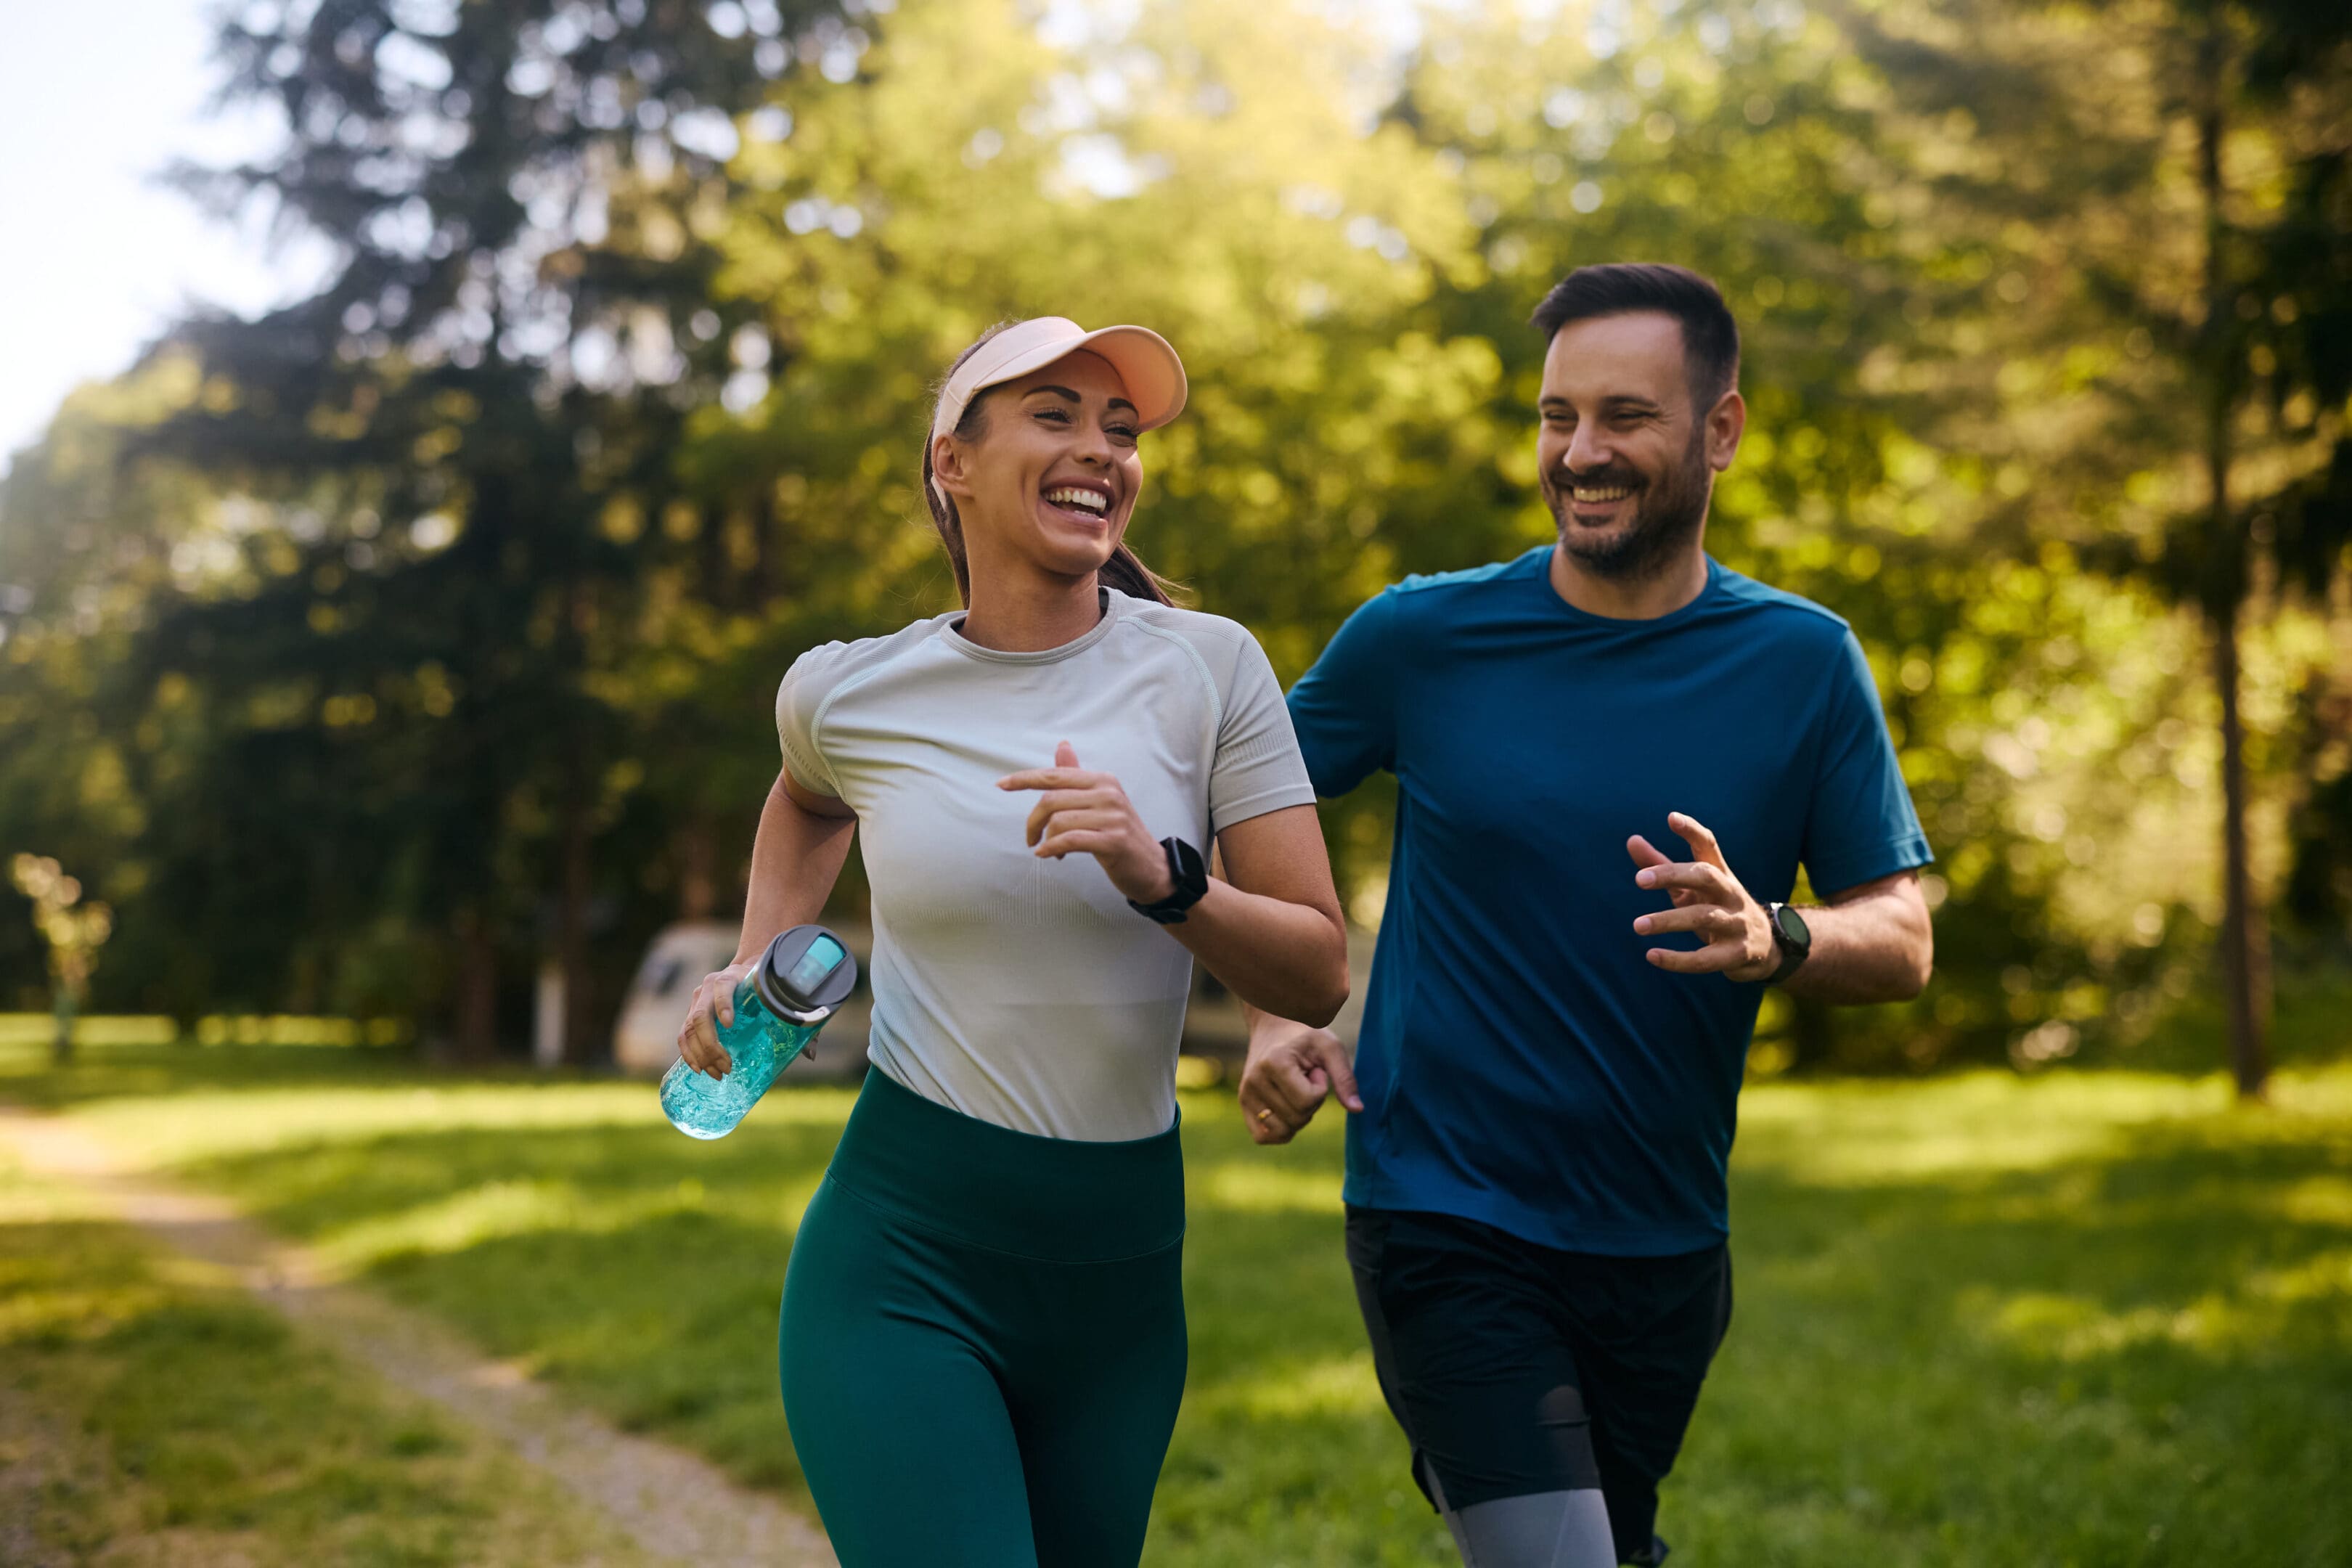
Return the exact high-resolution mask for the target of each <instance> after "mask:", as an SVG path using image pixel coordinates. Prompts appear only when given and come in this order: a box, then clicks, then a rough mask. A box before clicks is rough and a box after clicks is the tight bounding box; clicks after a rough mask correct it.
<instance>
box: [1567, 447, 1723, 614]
mask: <svg viewBox="0 0 2352 1568" xmlns="http://www.w3.org/2000/svg"><path fill="white" fill-rule="evenodd" d="M1564 477H1566V476H1565V475H1564V472H1563V470H1561V469H1559V468H1551V469H1548V470H1547V471H1545V472H1544V473H1543V474H1542V475H1540V476H1539V482H1540V484H1541V486H1542V489H1543V498H1544V504H1545V505H1546V506H1549V508H1551V515H1552V520H1553V521H1556V522H1558V523H1559V543H1560V548H1561V549H1563V550H1565V551H1567V552H1569V553H1570V555H1573V556H1575V557H1576V561H1577V564H1578V565H1580V566H1582V567H1583V568H1584V569H1585V570H1586V571H1588V572H1590V573H1591V574H1593V575H1594V576H1596V577H1608V578H1612V579H1613V580H1615V581H1618V582H1621V583H1633V582H1641V581H1643V580H1644V579H1646V578H1650V577H1654V576H1656V575H1657V574H1659V573H1661V572H1663V571H1664V569H1665V568H1666V566H1667V565H1668V563H1671V562H1672V561H1673V560H1674V559H1675V557H1676V556H1678V555H1680V554H1681V553H1682V552H1684V551H1685V550H1686V549H1688V548H1689V546H1690V542H1691V541H1692V540H1694V539H1696V537H1697V536H1698V531H1699V529H1700V527H1701V526H1702V525H1704V524H1705V523H1706V501H1707V490H1708V484H1707V479H1708V475H1707V468H1706V429H1705V427H1704V426H1702V427H1701V428H1699V429H1698V430H1696V431H1694V432H1693V433H1692V435H1691V442H1690V447H1689V448H1688V449H1687V450H1686V451H1685V452H1684V454H1683V460H1682V461H1681V462H1680V463H1677V464H1675V466H1674V467H1673V468H1668V469H1667V470H1666V471H1665V473H1664V474H1662V475H1661V476H1659V479H1658V482H1657V483H1656V484H1655V485H1654V486H1651V485H1645V484H1643V481H1642V479H1641V477H1640V476H1639V475H1637V474H1635V473H1634V472H1633V470H1632V469H1630V468H1622V467H1620V466H1618V465H1615V464H1612V465H1611V466H1610V467H1608V468H1600V469H1596V470H1594V471H1593V472H1591V473H1589V474H1578V475H1576V476H1574V478H1573V479H1572V480H1571V481H1570V482H1572V483H1575V484H1581V485H1586V486H1609V485H1632V486H1634V487H1635V489H1634V494H1633V521H1632V522H1630V523H1628V524H1626V525H1625V527H1624V528H1623V529H1622V530H1621V531H1616V532H1612V533H1609V534H1606V535H1602V536H1601V537H1597V538H1596V537H1594V531H1593V530H1591V529H1589V528H1587V527H1585V526H1584V524H1582V523H1580V522H1579V521H1576V519H1575V517H1574V516H1573V515H1572V514H1571V512H1570V495H1569V493H1568V491H1567V490H1566V489H1563V488H1562V486H1561V479H1563V478H1564Z"/></svg>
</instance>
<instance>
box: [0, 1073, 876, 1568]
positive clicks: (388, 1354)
mask: <svg viewBox="0 0 2352 1568" xmlns="http://www.w3.org/2000/svg"><path fill="white" fill-rule="evenodd" d="M0 1140H5V1142H7V1143H8V1144H10V1145H11V1146H13V1147H14V1148H15V1149H16V1152H17V1155H18V1157H19V1158H21V1159H22V1160H23V1161H24V1162H25V1163H26V1166H27V1167H28V1168H29V1169H31V1170H32V1171H34V1172H36V1173H39V1174H42V1175H46V1176H49V1177H52V1178H55V1179H61V1180H68V1181H72V1182H76V1183H79V1184H82V1185H84V1186H86V1187H88V1188H89V1189H90V1190H91V1191H93V1192H95V1193H96V1194H99V1195H100V1196H101V1197H102V1198H103V1199H104V1200H105V1201H106V1203H107V1205H108V1206H109V1207H110V1209H111V1210H112V1211H113V1212H114V1213H116V1214H118V1215H121V1217H122V1218H123V1219H125V1220H128V1221H130V1222H131V1223H132V1224H135V1225H137V1226H142V1228H144V1229H146V1230H148V1231H150V1232H152V1234H154V1235H156V1236H158V1237H162V1238H163V1240H164V1241H166V1242H168V1243H169V1244H170V1245H171V1246H172V1247H174V1248H176V1249H178V1250H179V1251H181V1252H184V1253H186V1254H187V1255H189V1256H190V1257H193V1258H199V1259H201V1260H203V1261H204V1262H206V1263H209V1264H213V1265H215V1266H216V1267H218V1268H225V1269H227V1270H228V1271H230V1272H231V1273H232V1274H234V1275H235V1276H236V1279H239V1280H241V1281H242V1282H243V1283H244V1284H245V1286H246V1288H247V1289H249V1290H251V1291H252V1292H253V1293H254V1295H255V1296H257V1297H258V1298H259V1299H260V1300H264V1301H266V1302H268V1304H269V1305H271V1306H273V1307H275V1308H276V1309H278V1310H279V1311H281V1312H283V1313H284V1314H285V1315H286V1316H287V1317H288V1318H289V1319H290V1320H292V1321H293V1322H294V1323H295V1324H296V1325H298V1326H299V1328H300V1329H302V1330H303V1331H306V1332H308V1333H310V1334H311V1335H312V1336H314V1337H315V1338H316V1339H317V1340H318V1341H319V1342H321V1343H323V1344H325V1345H326V1346H328V1347H329V1348H330V1349H331V1350H333V1351H334V1352H337V1353H338V1354H341V1355H342V1356H343V1357H345V1358H346V1359H348V1360H350V1361H352V1362H355V1363H359V1364H361V1365H362V1366H369V1367H373V1368H374V1369H375V1371H376V1372H378V1373H381V1374H382V1375H383V1377H384V1378H385V1379H386V1380H388V1381H389V1382H391V1383H393V1384H395V1385H397V1386H398V1387H401V1388H404V1389H407V1390H409V1391H410V1392H412V1393H414V1394H420V1395H422V1396H424V1397H425V1398H426V1399H429V1400H431V1401H433V1402H434V1403H435V1404H436V1405H440V1406H441V1407H442V1408H444V1409H446V1410H447V1411H448V1412H449V1413H450V1414H452V1415H455V1416H457V1417H458V1418H459V1419H461V1420H463V1421H465V1422H467V1423H468V1424H470V1425H472V1426H477V1427H479V1428H480V1429H482V1430H484V1431H486V1432H488V1433H489V1434H490V1435H491V1436H494V1437H496V1438H497V1439H498V1440H499V1441H500V1442H501V1443H503V1444H505V1445H506V1446H507V1447H509V1448H512V1449H513V1450H514V1451H515V1452H516V1453H517V1454H519V1455H520V1456H521V1457H522V1458H524V1459H525V1460H526V1461H528V1462H529V1463H530V1464H532V1465H534V1466H537V1467H538V1468H541V1469H542V1470H545V1471H547V1472H548V1473H549V1474H550V1475H551V1476H553V1477H554V1478H555V1479H557V1480H559V1481H561V1482H562V1484H563V1485H564V1486H565V1487H567V1488H569V1489H571V1490H572V1492H573V1493H575V1494H576V1495H578V1496H579V1497H580V1499H581V1500H583V1501H584V1502H586V1503H587V1504H588V1505H589V1506H590V1507H592V1508H593V1509H595V1510H599V1511H601V1512H602V1513H604V1515H606V1516H607V1517H609V1518H610V1519H611V1520H612V1521H613V1522H614V1524H615V1525H616V1526H617V1527H618V1528H620V1529H621V1530H623V1531H626V1532H627V1533H628V1535H629V1536H630V1537H631V1538H632V1539H633V1540H635V1542H637V1543H638V1544H639V1545H641V1546H642V1547H644V1548H645V1549H646V1551H647V1552H652V1553H653V1554H655V1555H656V1556H657V1557H665V1558H673V1559H676V1560H678V1561H680V1562H686V1563H695V1564H698V1565H706V1564H707V1565H711V1568H733V1565H736V1564H741V1565H742V1568H753V1565H757V1568H833V1565H834V1562H835V1559H834V1555H833V1552H832V1549H831V1548H830V1547H828V1546H827V1545H826V1543H825V1540H824V1534H823V1532H822V1531H819V1530H818V1529H817V1528H816V1527H815V1526H814V1524H812V1523H811V1522H809V1521H807V1520H806V1519H803V1517H802V1516H801V1515H799V1514H797V1513H795V1512H793V1510H790V1509H788V1508H786V1507H784V1506H783V1505H782V1503H780V1502H778V1501H776V1500H774V1499H772V1498H769V1497H765V1496H762V1495H761V1494H759V1493H757V1492H752V1491H747V1490H746V1489H743V1488H741V1487H740V1486H738V1485H736V1484H735V1483H734V1482H733V1481H732V1480H730V1479H728V1478H727V1477H726V1476H725V1475H724V1474H722V1473H721V1472H720V1471H719V1469H718V1468H716V1467H714V1466H713V1465H711V1464H710V1463H709V1461H708V1460H705V1459H702V1458H698V1457H696V1456H695V1455H692V1454H688V1453H687V1452H685V1451H684V1450H682V1449H679V1448H675V1447H671V1446H669V1445H668V1444H667V1443H659V1442H655V1441H652V1440H650V1439H648V1438H644V1437H635V1436H630V1435H629V1434H627V1433H625V1432H622V1431H619V1430H617V1429H615V1428H614V1427H613V1426H611V1425H610V1424H608V1423H606V1422H605V1421H604V1420H602V1419H601V1418H599V1417H597V1416H595V1415H590V1414H588V1413H587V1412H585V1411H583V1410H580V1409H578V1408H576V1407H573V1406H572V1405H567V1404H566V1403H565V1402H564V1401H562V1399H560V1398H558V1397H557V1396H556V1395H555V1394H552V1393H551V1392H550V1391H549V1390H548V1389H547V1388H545V1387H544V1386H542V1385H541V1384H538V1383H535V1382H533V1381H532V1380H531V1379H530V1377H529V1376H527V1375H526V1374H524V1373H522V1372H521V1371H520V1369H519V1368H517V1367H514V1366H512V1365H509V1364H507V1363H499V1362H491V1361H486V1360H484V1359H483V1358H482V1356H481V1355H480V1354H479V1352H477V1351H475V1350H474V1349H473V1348H472V1347H471V1346H470V1345H468V1344H467V1343H466V1342H464V1341H463V1340H462V1339H460V1338H459V1337H458V1336H457V1334H455V1333H453V1332H451V1331H449V1330H448V1329H446V1328H444V1327H442V1326H441V1325H440V1324H438V1323H436V1322H435V1321H432V1320H430V1319H428V1318H426V1317H425V1316H424V1315H422V1314H420V1313H417V1312H414V1311H411V1310H408V1309H406V1308H404V1307H398V1306H395V1305H394V1304H393V1303H391V1302H389V1301H386V1300H383V1299H382V1298H381V1297H378V1296H376V1295H375V1294H374V1293H373V1292H371V1291H368V1290H365V1289H360V1288H359V1287H357V1286H353V1285H351V1284H348V1283H344V1282H342V1281H340V1280H338V1279H335V1278H334V1277H333V1275H332V1273H331V1270H330V1269H329V1268H327V1267H326V1266H325V1265H324V1264H323V1263H322V1262H321V1261H320V1259H319V1258H318V1257H317V1256H316V1255H315V1254H313V1253H311V1252H310V1250H308V1249H307V1248H304V1247H299V1246H296V1245H294V1244H292V1243H289V1242H285V1241H280V1240H278V1239H277V1238H276V1237H271V1236H269V1235H268V1234H267V1233H265V1232H264V1231H263V1230H262V1229H261V1228H260V1227H259V1226H256V1225H254V1224H253V1223H252V1222H251V1221H249V1220H247V1219H246V1218H245V1217H244V1216H243V1215H239V1214H238V1213H237V1212H236V1210H235V1209H234V1208H233V1207H231V1206H230V1205H227V1204H226V1203H224V1202H223V1201H221V1200H220V1199H217V1198H213V1197H206V1196H202V1195H199V1194H192V1193H187V1192H183V1191H180V1190H178V1189H175V1188H173V1187H172V1186H170V1185H168V1184H164V1183H162V1182H159V1181H156V1180H154V1179H152V1178H151V1177H148V1176H144V1175H142V1174H138V1173H133V1172H131V1171H130V1170H128V1169H127V1168H126V1167H125V1164H124V1163H123V1162H122V1161H121V1160H120V1159H118V1158H117V1157H116V1156H115V1155H114V1153H113V1152H112V1151H110V1150H109V1149H108V1148H107V1147H106V1146H105V1145H104V1144H103V1143H101V1142H100V1141H99V1140H97V1139H95V1138H93V1137H91V1136H90V1135H89V1134H88V1133H86V1132H84V1131H81V1130H80V1129H79V1128H77V1127H74V1126H72V1125H71V1124H70V1123H68V1122H67V1121H62V1120H60V1119H58V1118H57V1117H51V1116H40V1115H36V1114H33V1113H30V1112H27V1111H25V1110H18V1109H16V1108H14V1107H7V1106H0Z"/></svg>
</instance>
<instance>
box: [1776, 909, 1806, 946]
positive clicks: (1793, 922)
mask: <svg viewBox="0 0 2352 1568" xmlns="http://www.w3.org/2000/svg"><path fill="white" fill-rule="evenodd" d="M1772 921H1773V923H1774V924H1775V925H1777V926H1779V927H1780V940H1781V941H1783V942H1787V943H1788V944H1789V945H1790V947H1795V948H1806V947H1811V945H1812V942H1813V933H1812V931H1811V929H1810V928H1808V927H1807V926H1806V924H1805V917H1804V916H1802V915H1801V914H1799V913H1798V912H1797V911H1796V910H1793V909H1791V908H1790V907H1789V906H1788V905H1787V904H1780V905H1778V906H1776V907H1775V908H1774V909H1773V910H1772Z"/></svg>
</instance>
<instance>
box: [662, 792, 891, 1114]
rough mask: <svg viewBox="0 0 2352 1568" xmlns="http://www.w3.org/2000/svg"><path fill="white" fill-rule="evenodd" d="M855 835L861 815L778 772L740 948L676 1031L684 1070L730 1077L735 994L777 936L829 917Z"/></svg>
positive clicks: (708, 979)
mask: <svg viewBox="0 0 2352 1568" xmlns="http://www.w3.org/2000/svg"><path fill="white" fill-rule="evenodd" d="M856 830H857V816H856V813H855V812H853V811H851V810H850V809H849V807H848V806H846V805H843V804H842V803H841V802H840V801H838V800H835V799H834V798H833V797H832V796H831V795H818V794H815V793H814V791H811V790H809V789H807V788H805V787H803V785H800V784H794V783H793V778H792V775H791V774H790V773H777V775H776V782H775V784H774V785H773V786H772V787H771V788H770V789H769V791H768V803H767V805H764V806H761V808H760V833H759V837H757V838H755V839H754V840H752V844H751V889H750V891H749V892H748V893H747V894H746V895H745V897H744V900H743V935H742V939H741V940H740V941H739V942H737V943H736V944H735V961H734V962H733V963H730V964H729V965H728V966H727V967H726V968H724V969H722V970H720V971H719V972H718V973H716V974H706V975H704V976H703V978H702V984H699V985H698V986H696V987H695V988H694V1000H693V1002H692V1003H691V1004H689V1005H688V1008H687V1014H686V1022H685V1023H684V1024H682V1025H680V1026H679V1027H678V1031H677V1054H678V1055H679V1056H681V1057H683V1058H686V1065H687V1066H688V1067H690V1068H694V1069H695V1070H696V1071H697V1072H705V1073H709V1075H710V1076H711V1077H712V1078H725V1077H726V1076H727V1073H728V1069H729V1068H732V1067H733V1066H734V1065H735V1064H734V1062H733V1060H732V1059H731V1058H730V1057H729V1056H728V1054H727V1052H726V1051H725V1049H723V1048H722V1047H720V1046H719V1026H721V1025H727V1024H732V1023H733V1022H734V1021H735V987H736V986H737V985H738V984H740V983H741V982H742V979H743V975H744V973H745V972H746V971H748V970H749V969H750V968H751V965H752V964H753V963H757V962H759V958H760V955H761V953H763V952H766V951H767V950H768V944H769V943H770V942H773V941H775V940H776V933H777V932H778V931H789V930H791V929H792V928H793V926H796V925H805V924H807V923H808V922H809V921H814V919H816V917H817V916H818V915H819V914H821V913H823V912H824V901H825V900H827V899H828V898H831V897H832V896H833V884H834V883H835V880H836V879H839V878H840V876H841V868H842V865H843V863H844V862H845V861H846V860H847V859H848V858H849V841H850V839H851V837H853V836H854V835H855V834H856ZM714 1014H715V1015H716V1021H715V1022H714V1019H713V1015H714Z"/></svg>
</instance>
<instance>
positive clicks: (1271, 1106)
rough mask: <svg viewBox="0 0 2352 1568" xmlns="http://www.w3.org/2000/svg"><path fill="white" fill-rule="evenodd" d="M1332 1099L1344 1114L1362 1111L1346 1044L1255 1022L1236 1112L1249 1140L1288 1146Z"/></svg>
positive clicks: (1322, 1034)
mask: <svg viewBox="0 0 2352 1568" xmlns="http://www.w3.org/2000/svg"><path fill="white" fill-rule="evenodd" d="M1333 1094H1336V1095H1338V1096H1339V1103H1340V1104H1342V1105H1344V1106H1346V1107H1347V1108H1348V1109H1349V1110H1363V1109H1364V1102H1363V1100H1360V1098H1358V1096H1357V1094H1356V1071H1355V1066H1354V1064H1353V1063H1352V1062H1351V1061H1350V1060H1349V1054H1348V1047H1347V1043H1346V1042H1345V1041H1343V1040H1341V1039H1340V1038H1339V1036H1337V1035H1335V1034H1333V1033H1332V1032H1331V1031H1330V1030H1328V1029H1315V1028H1309V1027H1308V1026H1307V1025H1305V1024H1297V1023H1293V1022H1291V1021H1290V1020H1289V1019H1287V1018H1273V1017H1261V1018H1260V1019H1259V1020H1258V1022H1257V1023H1256V1024H1255V1026H1253V1027H1252V1028H1251V1030H1250V1044H1249V1060H1248V1062H1247V1063H1246V1064H1244V1067H1243V1068H1242V1087H1241V1102H1242V1113H1243V1114H1244V1116H1246V1117H1247V1118H1248V1119H1249V1130H1250V1136H1251V1137H1253V1138H1255V1139H1256V1140H1257V1141H1258V1142H1261V1143H1287V1142H1290V1141H1291V1139H1293V1138H1295V1137H1297V1134H1298V1130H1299V1129H1300V1128H1302V1127H1304V1126H1306V1125H1307V1123H1308V1122H1310V1121H1314V1120H1315V1113H1316V1112H1317V1111H1318V1110H1321V1109H1322V1107H1323V1100H1324V1097H1325V1096H1327V1095H1333Z"/></svg>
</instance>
